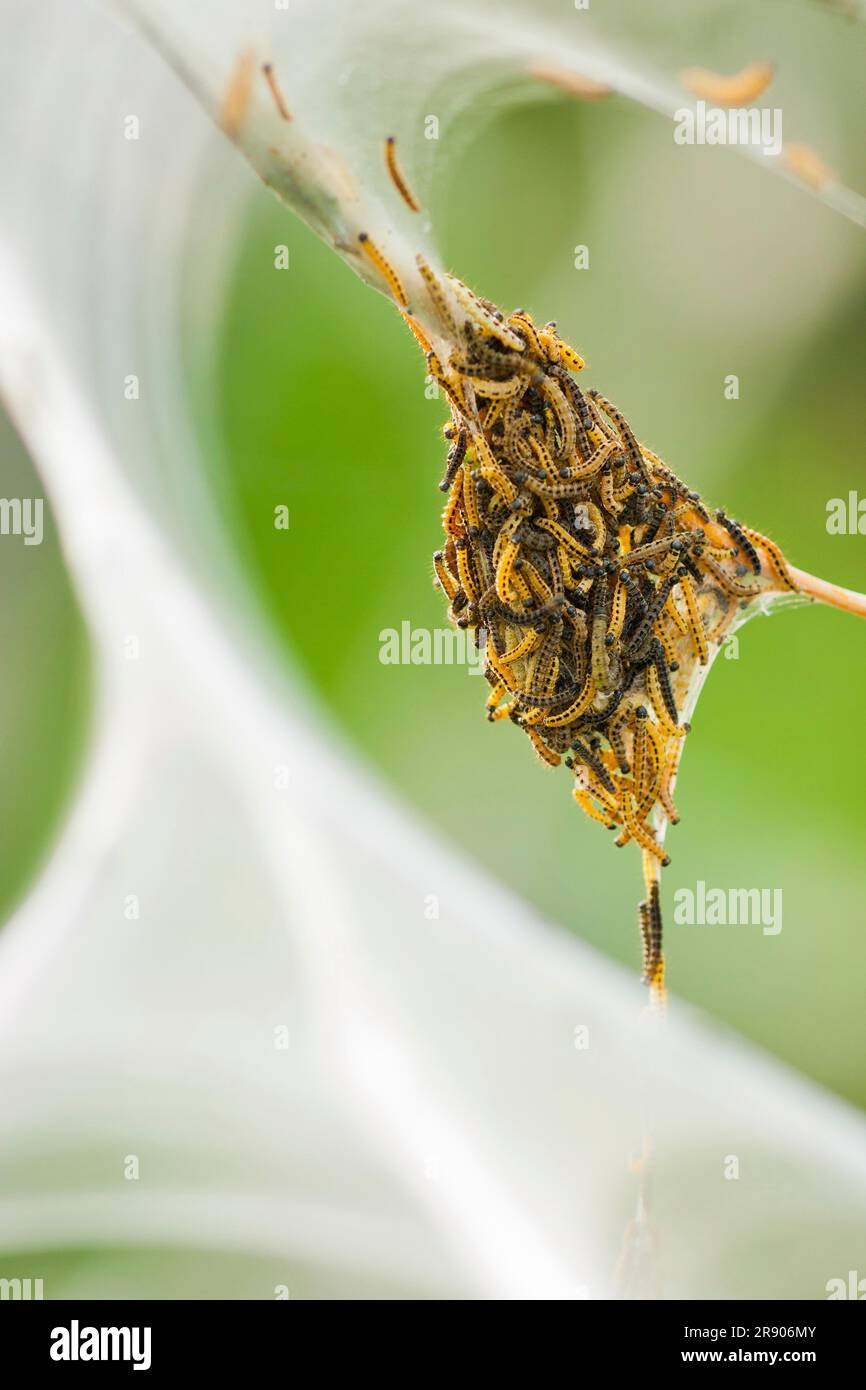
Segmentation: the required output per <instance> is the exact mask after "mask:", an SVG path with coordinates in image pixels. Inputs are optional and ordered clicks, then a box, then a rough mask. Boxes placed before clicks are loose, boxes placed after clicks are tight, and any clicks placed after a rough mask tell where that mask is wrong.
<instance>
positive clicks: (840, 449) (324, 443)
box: [214, 99, 866, 1105]
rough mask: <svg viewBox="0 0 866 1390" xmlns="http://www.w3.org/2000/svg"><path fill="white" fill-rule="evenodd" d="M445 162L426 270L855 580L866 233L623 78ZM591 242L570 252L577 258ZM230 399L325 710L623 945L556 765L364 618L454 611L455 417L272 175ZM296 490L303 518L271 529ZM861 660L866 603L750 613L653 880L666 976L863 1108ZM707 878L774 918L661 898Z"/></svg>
mask: <svg viewBox="0 0 866 1390" xmlns="http://www.w3.org/2000/svg"><path fill="white" fill-rule="evenodd" d="M443 153H444V156H447V157H439V158H437V160H436V162H435V164H434V181H433V184H432V187H431V188H430V189H428V190H427V195H428V199H429V201H430V203H431V204H432V209H433V212H434V214H435V216H434V219H433V221H434V225H435V226H436V227H437V229H438V233H439V250H440V254H441V255H442V257H443V259H444V262H445V264H446V265H447V266H448V267H449V268H451V269H453V270H454V271H455V272H456V273H458V274H460V275H461V277H462V278H464V279H466V280H467V281H468V283H470V284H471V285H472V286H473V287H474V288H475V289H476V290H478V291H480V292H482V293H484V294H486V295H489V296H490V297H491V298H493V299H495V300H496V301H497V302H498V303H500V304H502V305H503V306H505V307H508V308H511V307H514V306H515V305H518V304H519V305H523V306H525V307H527V308H529V309H530V311H531V312H532V313H533V314H535V315H536V317H537V318H539V319H540V320H542V321H544V320H546V319H548V318H555V319H557V321H558V322H559V325H560V329H561V331H562V332H563V333H564V335H565V336H566V337H568V338H569V339H570V340H571V341H572V342H574V343H575V345H576V346H577V347H578V348H579V350H580V351H581V352H582V353H584V354H585V356H586V357H587V360H588V367H587V370H586V372H585V376H586V378H587V380H588V381H589V383H590V384H593V385H597V386H598V387H599V388H600V389H602V390H603V391H605V392H606V393H608V394H609V395H610V396H611V397H612V399H613V400H614V401H615V402H616V403H617V404H618V405H619V407H620V408H621V409H622V410H624V411H625V412H626V415H627V416H628V418H629V419H630V421H631V423H632V425H633V426H634V427H635V429H636V431H637V433H638V435H639V437H641V438H643V439H645V440H646V441H647V442H648V443H650V444H651V445H653V446H654V447H655V448H656V449H657V450H659V451H660V452H661V453H662V455H663V457H665V458H666V459H667V461H668V462H669V463H670V464H671V465H672V466H673V467H675V468H676V469H677V470H678V471H679V472H680V473H681V474H682V475H684V476H685V477H686V478H687V479H688V480H689V481H690V482H691V483H692V485H694V486H697V487H699V488H701V490H702V491H703V492H704V493H705V494H706V496H707V497H708V498H709V500H710V501H712V502H713V503H715V504H718V505H724V506H725V507H727V508H728V509H729V510H730V512H731V513H732V514H733V515H735V516H739V517H742V518H743V519H746V520H747V521H748V522H749V523H750V524H752V525H754V526H756V527H758V528H759V529H763V530H764V531H766V532H768V533H769V534H771V535H772V536H774V537H775V538H776V539H778V540H779V542H780V543H781V544H782V545H783V546H784V547H785V549H786V550H787V552H788V554H789V555H790V557H791V558H792V560H793V562H794V563H796V564H798V565H800V566H801V567H803V568H806V569H810V570H812V571H813V572H815V573H818V574H821V575H824V576H825V577H829V578H832V579H834V580H836V581H837V582H840V583H842V584H846V585H848V586H850V587H854V588H864V587H866V537H859V536H854V537H831V536H829V535H828V534H827V531H826V527H825V518H826V504H827V500H828V498H830V497H833V496H847V492H848V489H849V488H853V487H856V486H857V484H858V480H859V479H862V476H863V470H862V467H861V464H860V460H861V459H862V457H863V450H862V441H863V438H864V434H866V411H864V406H863V391H862V381H863V357H862V342H863V326H864V307H866V306H864V298H863V290H864V273H863V261H862V249H861V240H860V238H861V236H862V233H859V232H858V231H857V230H856V229H855V228H852V227H850V226H849V225H848V224H845V223H843V222H842V221H841V220H840V219H837V218H835V217H834V216H833V215H832V214H831V213H830V212H828V211H827V210H826V209H824V208H822V207H820V206H819V205H818V204H817V203H815V202H813V201H812V200H810V199H809V198H808V197H806V196H804V195H803V194H802V193H801V192H800V191H799V190H797V189H795V188H792V187H791V186H790V185H787V184H784V183H783V182H782V181H780V180H778V179H776V178H775V177H773V176H771V175H769V174H768V173H767V172H766V171H765V170H763V169H761V168H757V167H754V166H752V165H749V164H748V163H746V162H745V161H742V160H740V159H738V158H737V157H736V156H735V155H733V154H732V153H731V152H730V151H724V150H707V149H694V150H688V149H686V150H683V149H680V148H677V147H675V146H674V144H673V142H672V140H671V137H670V126H669V124H668V123H666V122H664V121H662V120H660V119H658V118H655V117H653V116H648V115H646V114H644V113H641V112H638V111H635V110H634V109H633V108H629V107H627V106H626V105H625V104H620V103H611V104H600V105H598V106H592V107H589V106H575V105H573V104H572V103H570V102H569V101H568V100H567V99H563V100H558V99H552V100H541V101H536V102H532V103H530V104H527V105H522V106H520V107H519V108H517V109H509V110H505V111H497V112H495V113H494V112H492V111H491V113H490V117H489V119H488V120H487V121H486V122H484V123H482V126H481V128H480V129H478V130H477V132H476V133H475V135H474V138H473V139H472V140H471V141H468V142H467V141H463V142H462V143H461V146H460V147H459V148H452V149H448V150H445V151H444V152H443ZM438 155H439V152H438V151H437V156H438ZM440 170H441V172H440ZM864 173H866V170H864ZM863 182H864V183H866V178H864V180H863ZM281 243H285V244H288V246H289V248H290V269H289V270H287V271H277V270H275V269H274V263H273V262H274V247H275V245H278V244H281ZM578 244H582V245H587V246H588V247H589V252H590V267H589V270H586V271H577V270H575V268H574V247H575V246H576V245H578ZM729 373H737V374H738V375H739V377H740V399H739V400H738V401H729V400H726V399H725V397H724V393H723V381H724V378H725V376H726V375H728V374H729ZM218 399H219V404H218V406H217V409H218V411H219V420H220V432H221V433H222V435H223V437H224V442H225V453H224V456H223V457H222V458H217V459H215V460H214V483H215V487H216V488H217V491H218V495H219V498H220V502H221V506H222V513H223V516H224V518H225V525H226V530H227V532H228V533H229V534H230V535H231V537H232V538H233V541H234V543H235V544H236V545H237V547H238V548H239V550H240V553H241V556H242V560H243V565H244V567H245V569H246V572H247V573H248V575H249V578H250V582H251V583H252V584H253V585H254V586H255V590H256V593H257V596H258V599H259V600H260V602H261V604H262V605H263V606H264V608H265V609H266V611H267V613H268V614H269V616H270V618H271V620H272V623H273V629H274V632H275V634H276V636H277V638H278V640H279V641H280V643H282V644H283V645H284V647H285V648H286V650H289V651H291V652H292V653H295V654H297V656H298V658H299V659H300V662H301V663H302V665H303V667H304V668H305V670H306V671H307V673H308V674H309V677H310V679H311V681H312V682H313V683H314V685H315V687H316V689H317V690H318V691H319V692H320V694H321V698H322V700H323V701H324V703H325V705H326V706H327V708H328V710H329V711H330V712H331V713H332V715H333V717H334V719H335V720H336V721H337V722H338V723H339V724H340V726H342V728H343V729H345V730H348V732H349V734H350V735H351V737H352V738H353V739H354V740H355V742H356V743H357V745H358V746H359V748H360V749H361V750H363V752H364V753H365V754H366V755H367V756H368V758H369V759H370V761H371V762H372V763H373V764H374V765H375V766H376V767H377V768H378V769H379V770H380V772H381V774H382V775H383V776H384V777H386V778H387V779H388V780H389V781H390V782H391V783H392V784H393V786H394V787H395V788H396V789H397V790H398V791H399V792H400V793H401V794H402V795H403V796H404V797H405V799H406V802H407V805H408V806H409V807H411V808H414V809H416V810H417V811H419V812H420V813H421V814H422V815H423V816H424V817H425V818H427V820H428V821H429V822H432V823H433V824H434V825H436V826H437V828H439V829H441V830H442V831H443V832H444V833H445V834H446V835H447V836H448V837H449V838H450V839H451V840H452V841H453V842H454V843H455V844H457V845H458V846H460V848H461V849H462V850H463V851H464V852H465V853H467V854H469V855H470V856H472V857H473V858H475V859H476V860H477V861H478V862H479V863H480V864H481V865H483V866H484V867H485V868H486V869H487V870H489V871H490V872H491V873H493V874H495V875H496V876H497V877H498V878H500V879H501V880H503V881H504V882H505V883H507V884H508V885H510V887H511V888H513V890H514V892H515V893H516V894H519V895H521V896H522V897H523V898H525V899H527V900H529V901H530V902H531V903H533V904H535V905H536V906H537V908H538V909H539V910H540V911H541V912H543V913H544V914H546V915H547V916H548V917H549V918H550V919H551V920H552V922H553V923H554V924H555V925H554V928H553V929H561V930H564V931H570V932H574V933H576V934H577V935H579V936H581V937H583V938H584V939H585V940H587V941H589V942H591V943H592V945H593V946H595V947H597V948H598V949H600V950H602V951H604V952H606V953H608V954H609V955H611V956H613V957H614V958H616V959H617V960H618V961H621V962H623V963H624V964H625V965H627V966H628V967H629V968H630V969H633V970H637V969H638V968H639V949H638V941H637V931H636V925H635V916H636V907H635V904H636V901H637V898H638V896H639V893H640V888H641V883H640V866H639V862H638V856H637V855H636V854H634V853H632V852H631V851H622V852H618V851H616V850H615V849H614V848H613V846H612V844H611V843H610V842H605V833H604V831H603V830H602V829H601V827H599V826H593V825H590V824H589V823H588V822H587V821H585V819H584V817H583V816H582V815H581V813H580V812H579V811H578V810H577V809H576V808H575V807H574V805H573V803H572V801H571V798H570V795H569V778H568V774H567V773H565V772H551V771H550V770H548V769H546V768H544V767H543V766H542V765H541V764H540V763H539V762H538V761H536V759H535V758H534V757H533V755H532V752H531V750H530V748H529V747H528V745H527V742H526V740H525V739H524V738H522V737H521V736H520V735H519V734H518V732H517V730H515V729H513V728H512V727H511V726H509V725H507V724H506V725H501V724H500V725H494V726H490V725H488V724H487V723H486V722H485V721H484V718H483V713H482V706H483V702H484V698H485V693H486V685H485V684H484V683H483V682H482V681H481V680H479V679H478V678H477V677H475V676H470V675H468V674H467V673H466V672H465V671H464V670H462V669H459V668H456V667H453V666H447V665H441V666H412V665H405V666H392V665H383V664H382V663H381V662H380V660H379V634H380V632H381V631H382V630H384V629H387V628H397V629H399V628H400V624H401V622H402V621H404V620H408V621H410V622H411V624H412V625H413V627H416V628H436V627H442V626H445V625H446V624H445V619H444V605H443V601H442V598H441V595H439V594H438V593H436V592H435V591H434V590H433V588H432V585H431V575H432V570H431V562H430V556H431V553H432V551H433V550H434V549H435V548H436V547H437V545H438V544H439V536H440V523H439V514H440V511H441V507H442V500H443V499H442V495H441V494H440V493H439V492H438V491H437V487H436V484H437V482H438V479H439V478H440V476H441V473H442V467H443V458H444V445H443V443H442V440H441V434H440V426H441V424H442V422H443V421H444V419H445V418H446V410H445V406H444V404H443V403H442V402H441V401H438V400H430V399H428V398H427V396H426V395H425V382H424V367H423V361H422V359H421V357H420V355H419V353H418V351H417V349H416V347H415V345H414V343H413V341H412V339H411V337H410V335H409V334H408V332H407V331H406V329H405V328H404V326H403V325H402V323H401V322H400V320H399V318H398V317H397V315H396V314H395V313H394V311H393V309H392V307H391V306H390V305H388V304H387V303H386V302H385V301H384V300H383V299H381V298H379V297H378V296H376V295H374V294H371V293H370V291H369V290H367V289H366V288H365V287H364V286H363V285H361V284H360V283H359V282H358V281H356V280H355V278H354V277H353V276H352V275H351V274H350V272H349V271H348V270H347V269H346V268H345V267H344V266H343V265H341V264H338V263H337V262H336V261H335V259H334V257H333V255H332V254H331V252H330V251H329V250H327V249H326V248H325V247H323V246H322V245H321V244H320V243H319V242H318V241H317V240H316V239H315V238H314V237H313V236H312V235H311V234H310V233H309V232H307V230H306V229H305V228H304V227H302V226H301V225H300V224H298V223H297V222H296V221H295V220H294V219H292V218H291V217H289V216H288V215H287V214H285V213H284V212H283V211H282V209H281V208H280V207H279V206H277V205H276V204H275V203H274V202H273V201H272V200H270V199H269V197H268V196H267V195H266V194H264V193H262V194H261V195H258V196H256V197H255V198H254V200H253V203H252V207H251V215H250V220H249V225H248V231H247V235H246V237H245V239H244V242H243V246H242V249H241V253H240V255H239V259H238V262H237V266H236V269H235V272H234V277H233V283H232V286H231V290H230V294H229V298H228V303H227V309H226V315H225V331H224V334H223V335H222V339H221V344H220V371H219V381H218ZM281 503H282V504H285V505H287V506H288V507H289V508H290V515H291V522H290V529H289V531H288V532H281V531H276V530H275V529H274V527H273V521H272V518H273V509H274V507H275V506H277V505H279V504H281ZM864 678H866V625H864V624H863V623H861V622H858V620H857V619H855V618H853V617H850V616H848V615H845V614H842V613H838V612H835V611H831V610H829V609H823V608H817V607H815V608H805V609H800V610H796V611H790V612H783V613H780V614H778V615H776V616H775V617H774V618H773V619H772V620H771V621H768V620H765V619H763V618H759V619H756V620H755V621H754V622H753V623H751V624H750V625H749V626H747V627H746V628H745V629H743V630H742V632H741V634H740V652H739V658H738V659H737V660H725V659H721V658H720V659H719V661H718V662H717V664H716V667H715V668H714V670H713V672H712V675H711V677H710V680H709V682H708V685H707V687H706V689H705V691H704V694H703V697H702V699H701V702H700V704H699V707H698V713H697V716H696V719H695V721H694V732H693V735H692V737H691V738H690V740H689V745H688V748H687V751H686V755H685V762H684V771H683V775H682V777H681V780H680V785H679V788H678V797H677V799H678V802H679V804H680V810H681V813H682V816H683V820H682V824H681V825H680V826H679V827H677V828H676V829H674V831H673V833H672V835H671V841H670V849H671V852H672V856H673V863H672V865H671V867H670V868H669V869H668V871H667V873H666V875H665V881H664V898H665V903H666V907H667V913H666V916H667V944H668V961H669V978H670V980H671V984H672V988H673V990H674V991H675V992H676V993H677V994H678V995H681V996H683V997H685V998H686V999H688V1000H690V1001H692V1002H694V1003H695V1004H698V1005H700V1006H701V1007H702V1008H705V1009H708V1010H710V1011H711V1012H712V1013H714V1014H716V1015H717V1016H719V1017H720V1018H722V1019H724V1020H726V1021H728V1022H729V1023H730V1024H732V1025H733V1026H735V1027H736V1028H737V1029H739V1030H741V1031H742V1032H743V1033H744V1034H746V1035H747V1036H748V1037H750V1038H752V1039H754V1040H755V1041H756V1042H757V1043H759V1044H761V1045H763V1046H765V1047H767V1048H769V1049H771V1050H772V1051H773V1052H775V1053H777V1054H778V1055H779V1056H780V1057H782V1058H784V1059H786V1060H788V1061H789V1062H791V1063H792V1064H793V1065H795V1066H796V1067H798V1068H800V1069H802V1070H803V1071H804V1072H806V1073H807V1074H809V1075H810V1076H813V1077H815V1078H816V1079H817V1080H818V1081H820V1082H822V1083H824V1084H826V1085H828V1086H830V1087H832V1088H833V1089H834V1090H836V1091H838V1092H840V1093H841V1094H843V1095H845V1096H848V1097H850V1098H851V1099H852V1100H854V1101H855V1102H857V1103H859V1104H860V1105H864V1104H866V1011H864V1010H863V1007H862V983H861V981H862V979H863V976H864V973H866V914H864V911H863V899H864V890H866V864H864V856H863V852H862V845H863V837H864V829H866V803H864V797H863V770H864V757H863V752H862V746H861V743H860V741H859V735H858V730H859V727H860V711H861V709H862V692H863V689H864V684H866V680H864ZM611 838H612V837H611ZM698 879H703V880H704V881H705V882H706V883H707V884H708V885H710V886H718V887H724V888H728V887H746V888H750V887H765V888H775V887H781V888H782V890H783V894H784V919H783V929H782V931H781V933H780V934H779V935H778V936H764V935H763V934H762V932H761V929H760V927H757V926H727V927H720V926H716V927H710V926H704V927H697V926H692V927H685V926H679V927H678V926H676V925H674V924H673V920H672V910H671V900H672V895H673V891H674V890H675V889H676V888H678V887H680V886H683V887H688V886H692V887H693V886H694V885H695V883H696V881H697V880H698Z"/></svg>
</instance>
